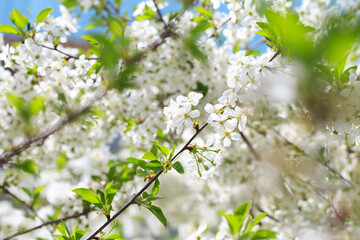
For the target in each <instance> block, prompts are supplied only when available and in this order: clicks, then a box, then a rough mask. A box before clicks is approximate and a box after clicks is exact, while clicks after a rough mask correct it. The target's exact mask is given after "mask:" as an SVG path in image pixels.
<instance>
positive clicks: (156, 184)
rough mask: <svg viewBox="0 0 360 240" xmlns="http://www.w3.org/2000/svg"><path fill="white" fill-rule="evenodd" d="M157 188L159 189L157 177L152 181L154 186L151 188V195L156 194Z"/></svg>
mask: <svg viewBox="0 0 360 240" xmlns="http://www.w3.org/2000/svg"><path fill="white" fill-rule="evenodd" d="M159 189H160V181H159V179H155V182H154V186H153V188H152V190H151V195H150V196H151V197H155V196H156V194H157V193H158V192H159Z"/></svg>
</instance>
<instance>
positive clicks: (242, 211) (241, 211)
mask: <svg viewBox="0 0 360 240" xmlns="http://www.w3.org/2000/svg"><path fill="white" fill-rule="evenodd" d="M250 208H251V202H247V203H244V204H241V205H239V206H238V207H237V208H236V209H235V211H234V214H235V215H236V216H238V217H241V218H243V219H244V218H245V217H246V216H247V215H248V213H249V210H250Z"/></svg>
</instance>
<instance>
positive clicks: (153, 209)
mask: <svg viewBox="0 0 360 240" xmlns="http://www.w3.org/2000/svg"><path fill="white" fill-rule="evenodd" d="M145 207H146V208H147V209H149V210H150V212H151V213H152V214H154V215H155V217H157V219H159V221H160V222H161V223H162V224H163V225H164V227H166V224H167V223H166V218H165V215H164V213H163V212H162V210H161V208H159V207H156V206H154V205H150V206H145Z"/></svg>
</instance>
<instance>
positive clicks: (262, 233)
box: [251, 229, 276, 240]
mask: <svg viewBox="0 0 360 240" xmlns="http://www.w3.org/2000/svg"><path fill="white" fill-rule="evenodd" d="M274 238H276V233H275V232H272V231H270V230H265V229H263V230H259V231H257V232H255V234H254V235H253V237H252V238H251V240H256V239H274Z"/></svg>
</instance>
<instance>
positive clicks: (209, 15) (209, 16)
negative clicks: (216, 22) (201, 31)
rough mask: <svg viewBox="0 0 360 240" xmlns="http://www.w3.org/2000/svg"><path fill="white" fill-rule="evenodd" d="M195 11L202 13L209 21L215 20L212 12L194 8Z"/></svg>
mask: <svg viewBox="0 0 360 240" xmlns="http://www.w3.org/2000/svg"><path fill="white" fill-rule="evenodd" d="M194 9H195V10H196V11H198V12H199V13H201V14H202V15H203V16H204V17H206V18H207V19H209V20H211V19H212V18H213V16H212V14H211V12H210V11H207V10H206V9H205V8H203V7H194Z"/></svg>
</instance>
